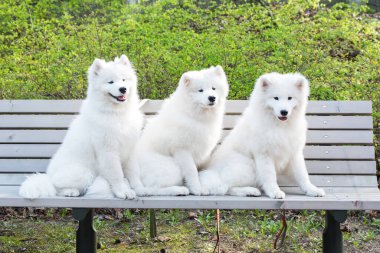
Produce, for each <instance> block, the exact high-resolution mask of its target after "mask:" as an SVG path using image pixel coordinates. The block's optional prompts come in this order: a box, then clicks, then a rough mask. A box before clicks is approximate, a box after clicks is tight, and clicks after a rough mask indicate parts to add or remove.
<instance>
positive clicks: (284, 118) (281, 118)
mask: <svg viewBox="0 0 380 253" xmlns="http://www.w3.org/2000/svg"><path fill="white" fill-rule="evenodd" d="M278 118H279V119H280V120H281V121H285V120H287V119H288V118H287V117H278Z"/></svg>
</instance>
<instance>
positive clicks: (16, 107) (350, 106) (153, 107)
mask: <svg viewBox="0 0 380 253" xmlns="http://www.w3.org/2000/svg"><path fill="white" fill-rule="evenodd" d="M81 104H82V100H0V113H77V112H78V111H79V109H80V105H81ZM161 105H162V100H148V101H146V103H145V104H144V106H143V107H142V111H144V112H145V113H156V112H157V111H158V110H159V108H160V107H161ZM247 105H248V101H247V100H228V101H227V104H226V112H227V113H231V114H235V113H241V112H242V111H243V110H244V109H245V108H246V107H247ZM307 113H308V114H339V115H343V114H371V113H372V102H371V101H309V104H308V107H307Z"/></svg>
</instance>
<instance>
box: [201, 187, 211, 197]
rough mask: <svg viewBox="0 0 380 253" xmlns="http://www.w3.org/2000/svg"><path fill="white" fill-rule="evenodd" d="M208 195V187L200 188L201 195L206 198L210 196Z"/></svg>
mask: <svg viewBox="0 0 380 253" xmlns="http://www.w3.org/2000/svg"><path fill="white" fill-rule="evenodd" d="M210 194H211V192H210V189H209V188H208V187H205V186H202V187H201V195H203V196H207V195H210Z"/></svg>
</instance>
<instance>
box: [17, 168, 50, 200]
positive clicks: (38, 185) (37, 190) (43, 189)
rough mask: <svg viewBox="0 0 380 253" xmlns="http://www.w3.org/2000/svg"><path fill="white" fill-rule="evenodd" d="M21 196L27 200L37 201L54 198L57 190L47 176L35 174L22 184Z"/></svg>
mask: <svg viewBox="0 0 380 253" xmlns="http://www.w3.org/2000/svg"><path fill="white" fill-rule="evenodd" d="M19 194H20V195H21V196H22V197H24V198H27V199H35V198H41V197H54V196H56V194H57V190H56V189H55V187H54V185H53V183H52V182H51V180H50V177H49V176H48V175H47V174H34V175H32V176H30V177H28V178H27V179H26V180H25V181H24V182H23V183H22V184H21V187H20V190H19Z"/></svg>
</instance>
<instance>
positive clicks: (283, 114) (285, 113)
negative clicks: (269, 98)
mask: <svg viewBox="0 0 380 253" xmlns="http://www.w3.org/2000/svg"><path fill="white" fill-rule="evenodd" d="M280 113H281V115H282V116H286V115H288V111H285V110H281V111H280Z"/></svg>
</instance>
